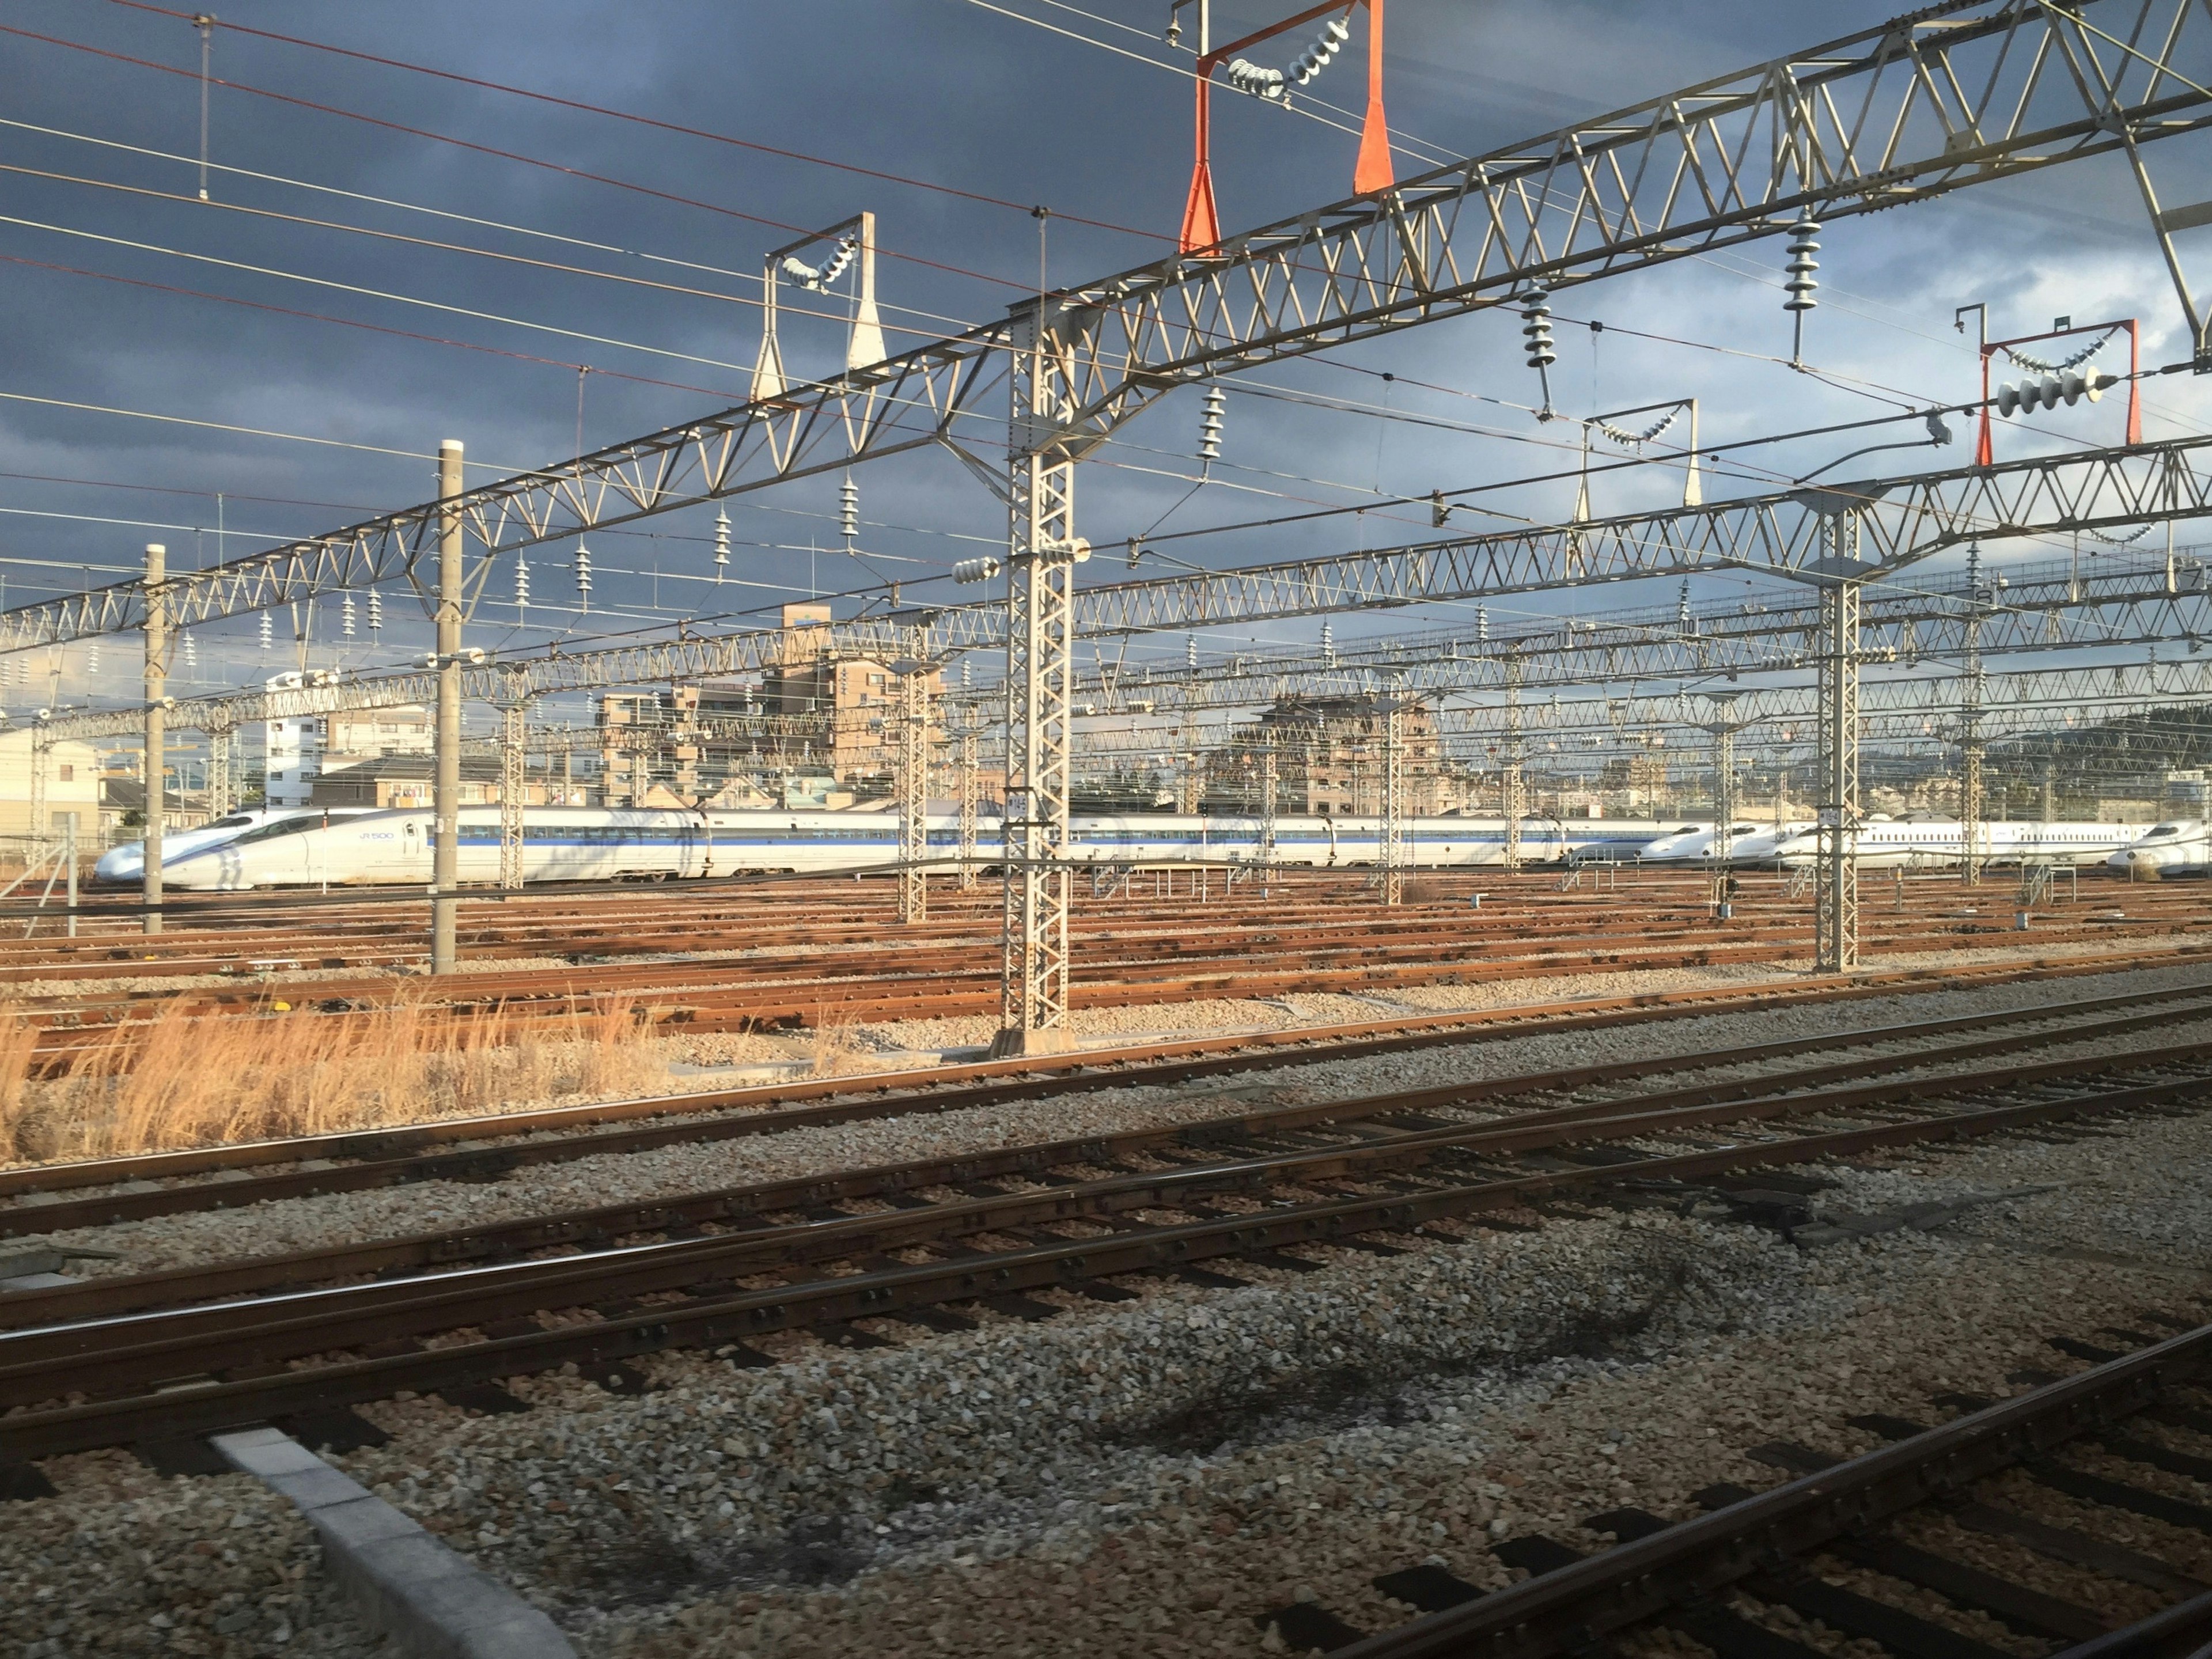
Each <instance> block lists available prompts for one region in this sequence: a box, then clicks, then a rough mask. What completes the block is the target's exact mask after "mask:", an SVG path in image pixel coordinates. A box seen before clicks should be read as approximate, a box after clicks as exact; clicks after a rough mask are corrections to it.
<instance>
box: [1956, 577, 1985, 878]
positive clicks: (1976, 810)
mask: <svg viewBox="0 0 2212 1659" xmlns="http://www.w3.org/2000/svg"><path fill="white" fill-rule="evenodd" d="M1980 597H1981V596H1980V594H1979V592H1976V594H1975V603H1976V604H1977V605H1978V604H1979V603H1980ZM1986 685H1987V678H1986V676H1985V675H1984V672H1983V670H1982V619H1981V618H1980V617H1972V618H1970V619H1969V620H1968V621H1967V623H1966V688H1965V690H1966V695H1965V696H1964V697H1963V698H1962V699H1961V700H1960V708H1959V751H1960V754H1959V873H1960V878H1962V879H1963V880H1964V881H1965V882H1966V884H1967V885H1968V886H1970V887H1971V886H1973V885H1975V884H1978V883H1979V882H1980V880H1981V878H1982V866H1983V864H1984V861H1985V860H1987V858H1988V845H1987V843H1988V833H1989V832H1988V829H1987V827H1986V826H1985V824H1984V822H1983V817H1982V698H1983V693H1984V690H1985V689H1986Z"/></svg>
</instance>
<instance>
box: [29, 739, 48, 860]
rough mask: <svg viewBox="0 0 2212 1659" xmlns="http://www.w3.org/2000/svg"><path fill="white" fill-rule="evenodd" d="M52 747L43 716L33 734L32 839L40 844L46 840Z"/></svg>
mask: <svg viewBox="0 0 2212 1659" xmlns="http://www.w3.org/2000/svg"><path fill="white" fill-rule="evenodd" d="M52 747H53V739H52V738H51V737H49V736H48V735H47V734H46V720H45V719H44V717H43V715H41V718H40V722H39V724H38V726H36V727H34V728H33V731H32V732H31V838H32V839H33V841H36V842H44V841H45V840H46V767H47V765H48V763H49V762H50V761H51V759H52V756H51V755H50V753H49V752H48V751H49V750H52Z"/></svg>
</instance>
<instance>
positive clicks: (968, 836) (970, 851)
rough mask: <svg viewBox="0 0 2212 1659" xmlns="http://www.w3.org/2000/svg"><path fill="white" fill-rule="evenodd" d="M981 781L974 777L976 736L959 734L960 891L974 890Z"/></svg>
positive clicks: (966, 733) (971, 733)
mask: <svg viewBox="0 0 2212 1659" xmlns="http://www.w3.org/2000/svg"><path fill="white" fill-rule="evenodd" d="M980 787H981V779H979V778H978V777H977V776H976V775H975V733H974V732H962V733H961V734H960V890H961V891H962V892H963V893H972V892H973V891H975V883H976V879H977V878H976V874H975V819H976V816H977V814H976V810H975V809H976V805H977V797H978V793H979V790H980Z"/></svg>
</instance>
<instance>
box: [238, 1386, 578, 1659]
mask: <svg viewBox="0 0 2212 1659" xmlns="http://www.w3.org/2000/svg"><path fill="white" fill-rule="evenodd" d="M214 1443H215V1448H216V1450H217V1451H219V1452H221V1453H222V1455H223V1456H224V1457H225V1458H227V1459H228V1460H229V1462H230V1463H231V1465H232V1466H233V1467H234V1468H238V1469H241V1470H243V1471H244V1472H245V1473H246V1474H251V1475H253V1476H255V1477H257V1478H258V1479H259V1480H261V1482H262V1483H263V1484H264V1486H268V1487H269V1488H270V1490H271V1491H273V1492H276V1493H277V1494H278V1495H279V1496H281V1497H283V1498H288V1499H289V1500H290V1502H291V1504H292V1505H293V1507H295V1509H297V1510H299V1511H300V1513H301V1515H302V1516H305V1517H306V1518H307V1523H308V1524H309V1525H310V1526H312V1527H313V1528H314V1529H315V1531H316V1533H317V1534H319V1536H320V1537H321V1539H322V1541H323V1555H324V1559H325V1562H326V1563H327V1564H328V1565H329V1567H330V1570H331V1577H334V1578H335V1579H337V1581H338V1583H340V1584H342V1585H343V1586H344V1587H345V1589H346V1590H347V1592H348V1593H349V1595H352V1596H353V1597H354V1598H355V1600H356V1601H359V1602H360V1603H361V1605H362V1610H363V1611H364V1612H365V1613H367V1614H368V1620H369V1622H370V1623H371V1624H373V1625H374V1626H376V1628H377V1629H379V1630H380V1631H382V1632H384V1633H385V1634H386V1635H387V1636H389V1637H391V1638H392V1640H393V1641H395V1642H397V1643H398V1644H399V1645H400V1647H401V1648H403V1649H404V1650H406V1651H407V1652H408V1653H409V1654H410V1655H414V1656H416V1659H575V1651H576V1650H574V1648H572V1647H570V1646H569V1645H568V1638H567V1637H565V1636H563V1635H562V1634H561V1632H560V1631H559V1630H558V1629H557V1628H556V1626H555V1625H554V1623H553V1621H552V1620H550V1619H548V1618H547V1617H546V1616H545V1615H544V1613H540V1612H538V1609H537V1608H535V1607H532V1606H531V1605H530V1604H529V1603H528V1602H526V1601H523V1600H522V1599H521V1597H520V1596H518V1595H515V1594H514V1592H513V1591H512V1590H510V1589H507V1587H506V1586H505V1585H503V1584H501V1583H497V1582H496V1581H495V1580H493V1579H490V1578H488V1577H485V1576H484V1575H483V1573H481V1572H479V1571H477V1570H476V1568H475V1567H473V1566H471V1565H470V1564H469V1563H468V1562H467V1561H465V1560H464V1559H462V1558H461V1557H460V1556H459V1555H456V1554H455V1553H453V1551H452V1550H449V1549H447V1547H445V1545H444V1544H442V1543H441V1542H440V1541H438V1540H437V1539H436V1538H435V1537H433V1536H432V1535H431V1534H429V1533H428V1532H426V1531H424V1530H423V1529H422V1528H421V1527H419V1526H417V1525H416V1524H415V1522H412V1521H410V1520H409V1519H408V1518H407V1517H406V1516H404V1515H402V1514H401V1513H400V1512H399V1511H398V1510H396V1509H394V1508H392V1505H391V1504H387V1503H386V1502H385V1501H384V1500H383V1499H382V1498H378V1497H376V1496H375V1495H374V1493H372V1492H368V1490H367V1489H366V1488H365V1487H363V1486H361V1485H360V1484H359V1483H358V1482H356V1481H355V1480H350V1479H349V1478H348V1477H347V1476H346V1475H345V1474H343V1473H342V1472H340V1471H339V1470H337V1469H334V1468H331V1466H330V1465H329V1464H327V1463H325V1462H323V1460H322V1459H321V1458H319V1457H318V1456H316V1455H314V1453H313V1452H311V1451H309V1450H308V1449H307V1448H306V1447H305V1446H303V1445H301V1443H299V1442H298V1441H296V1440H295V1439H293V1438H291V1437H289V1435H285V1434H281V1433H279V1432H278V1431H276V1430H275V1429H246V1430H241V1431H240V1432H238V1433H236V1434H221V1435H216V1436H215V1437H214Z"/></svg>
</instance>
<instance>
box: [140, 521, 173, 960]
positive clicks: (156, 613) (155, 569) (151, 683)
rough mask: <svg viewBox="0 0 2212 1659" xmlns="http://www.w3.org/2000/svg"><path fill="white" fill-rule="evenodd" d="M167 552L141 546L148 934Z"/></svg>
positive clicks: (160, 749) (154, 910)
mask: <svg viewBox="0 0 2212 1659" xmlns="http://www.w3.org/2000/svg"><path fill="white" fill-rule="evenodd" d="M168 559H169V554H168V550H167V548H166V547H164V546H163V545H162V544H161V543H159V542H149V543H147V544H146V743H145V748H144V749H143V750H142V751H141V753H142V763H143V768H144V770H145V774H146V841H145V846H144V848H143V852H144V857H143V859H142V860H140V867H141V868H142V870H143V875H142V876H141V877H140V878H139V894H140V896H141V899H142V901H143V903H144V904H145V907H146V913H145V916H144V919H143V926H144V927H145V930H146V932H147V933H149V934H154V933H160V932H161V817H162V814H163V811H164V810H165V807H166V802H165V801H164V799H163V796H164V794H165V793H166V792H165V791H164V790H163V789H162V787H161V769H162V766H163V763H165V762H166V760H167V750H168V732H167V729H166V718H165V717H166V715H167V710H166V709H165V708H162V706H161V705H162V699H163V698H165V697H166V696H167V695H168V649H169V647H168V625H167V623H168Z"/></svg>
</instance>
